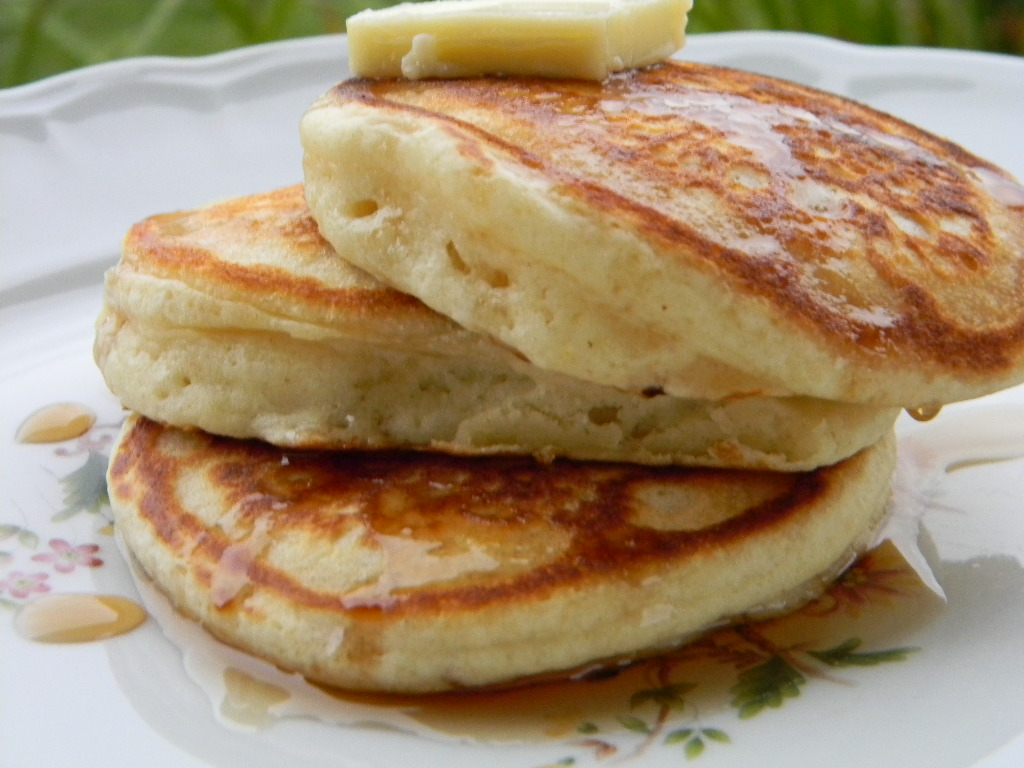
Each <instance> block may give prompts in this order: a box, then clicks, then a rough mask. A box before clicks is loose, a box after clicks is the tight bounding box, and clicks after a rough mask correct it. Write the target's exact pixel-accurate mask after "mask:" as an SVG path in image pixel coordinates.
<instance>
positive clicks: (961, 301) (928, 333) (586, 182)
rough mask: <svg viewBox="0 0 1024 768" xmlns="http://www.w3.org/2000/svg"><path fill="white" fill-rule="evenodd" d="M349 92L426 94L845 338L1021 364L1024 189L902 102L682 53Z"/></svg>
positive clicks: (848, 345) (765, 297) (476, 141)
mask: <svg viewBox="0 0 1024 768" xmlns="http://www.w3.org/2000/svg"><path fill="white" fill-rule="evenodd" d="M331 98H334V99H336V100H339V101H346V100H356V101H361V102H364V103H366V104H369V105H371V106H372V107H373V108H375V109H381V110H400V111H401V110H405V111H414V112H417V113H418V114H419V116H420V117H422V118H424V119H428V120H431V121H435V122H437V123H440V124H441V125H442V126H444V127H445V129H446V130H448V131H450V132H452V133H454V134H456V135H459V136H461V137H463V139H464V140H463V141H462V143H461V146H462V147H463V148H464V151H465V152H467V153H472V154H473V155H474V156H476V157H479V158H481V160H480V162H481V163H483V164H484V165H486V164H487V163H488V162H492V161H489V160H487V159H486V157H487V153H483V152H482V151H481V147H483V146H487V147H488V148H489V150H490V151H495V152H499V153H503V154H505V155H506V156H509V157H512V158H514V160H515V161H516V162H517V163H519V164H521V165H522V166H525V167H528V168H530V169H533V170H534V171H536V172H538V173H541V174H544V175H545V176H546V177H548V178H549V179H550V180H552V181H553V182H554V183H555V184H556V185H558V188H559V191H560V192H562V193H564V194H565V195H568V196H571V197H575V198H577V199H579V200H580V201H583V202H585V204H586V205H587V206H590V207H592V208H594V209H597V210H603V211H606V212H608V213H610V214H612V215H613V216H614V217H616V218H617V219H618V220H620V221H623V222H629V224H630V226H632V227H634V228H635V229H636V230H637V231H640V232H642V233H643V234H644V237H646V238H648V239H650V240H651V241H654V242H658V243H660V245H661V248H662V249H663V252H664V253H669V254H671V257H672V258H674V259H676V260H678V261H679V262H680V263H682V264H684V265H685V266H686V267H687V268H697V269H700V270H704V271H706V272H709V273H711V274H714V275H716V276H718V277H719V278H721V279H722V280H726V281H728V284H729V285H730V286H731V288H732V290H734V291H735V292H737V293H738V294H742V295H744V296H746V297H748V298H750V299H753V300H755V301H759V302H767V303H769V304H770V305H772V306H773V307H774V308H775V312H776V313H778V314H779V315H781V316H784V317H785V322H786V323H788V324H791V325H796V326H799V327H802V328H804V329H805V331H807V332H808V333H810V334H812V335H813V336H815V337H816V338H817V339H818V340H819V342H820V343H822V344H823V345H826V346H828V347H832V348H834V349H835V351H836V353H837V354H838V355H840V356H842V357H843V358H854V359H859V360H861V361H862V362H865V363H867V364H870V362H871V360H872V359H878V358H880V357H881V356H888V357H890V358H893V357H898V358H900V359H901V360H903V361H905V364H906V365H926V366H929V367H931V368H933V369H935V370H942V371H951V372H953V373H954V375H960V374H963V375H975V374H980V375H989V374H993V375H997V374H1005V373H1007V372H1009V371H1011V370H1014V369H1018V368H1019V367H1020V365H1021V362H1020V361H1021V357H1022V355H1024V316H1022V313H1021V311H1020V308H1021V306H1024V270H1022V269H1021V264H1022V259H1021V253H1022V248H1024V189H1022V188H1021V187H1019V186H1018V185H1016V184H1014V183H1013V182H1012V180H1010V177H1008V176H1007V175H1006V174H1005V173H1004V172H1003V171H1001V170H999V169H997V168H996V167H994V166H993V165H991V164H990V163H988V162H986V161H983V160H981V159H979V158H977V157H975V156H973V155H972V154H970V153H968V152H967V151H966V150H964V149H962V148H961V147H959V146H957V145H955V144H953V143H951V142H949V141H946V140H943V139H941V138H938V137H936V136H934V135H932V134H929V133H927V132H925V131H922V130H920V129H917V128H915V127H913V126H911V125H909V124H907V123H905V122H903V121H900V120H898V119H896V118H894V117H891V116H889V115H886V114H882V113H879V112H877V111H875V110H872V109H870V108H867V107H865V106H862V105H859V104H857V103H854V102H851V101H849V100H847V99H844V98H840V97H838V96H835V95H832V94H827V93H824V92H821V91H817V90H814V89H811V88H807V87H804V86H801V85H797V84H793V83H787V82H783V81H779V80H774V79H770V78H765V77H762V76H759V75H755V74H751V73H745V72H740V71H735V70H728V69H721V68H716V67H709V66H705V65H697V64H690V63H679V62H672V63H667V64H665V65H663V66H658V67H653V68H651V69H648V70H645V71H641V72H633V73H628V74H624V75H620V76H615V77H612V78H610V79H609V80H608V81H606V82H605V83H603V84H598V83H588V82H581V81H551V80H541V79H537V80H530V79H514V80H507V81H502V80H497V81H496V80H493V79H480V80H472V79H470V80H453V81H428V82H408V81H383V82H381V81H377V82H370V81H360V80H353V81H349V82H346V83H343V84H341V85H339V86H338V87H337V88H336V89H335V90H334V91H333V94H332V96H331ZM688 198H689V200H692V199H694V198H698V199H700V200H703V201H705V202H706V206H707V210H706V211H705V213H706V214H707V220H706V221H701V220H699V219H697V220H695V219H694V218H693V217H692V213H693V211H692V203H691V202H689V201H688Z"/></svg>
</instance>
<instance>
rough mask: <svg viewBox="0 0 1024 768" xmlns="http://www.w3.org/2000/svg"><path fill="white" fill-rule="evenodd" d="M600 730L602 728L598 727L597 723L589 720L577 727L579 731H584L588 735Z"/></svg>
mask: <svg viewBox="0 0 1024 768" xmlns="http://www.w3.org/2000/svg"><path fill="white" fill-rule="evenodd" d="M600 730H601V729H600V728H598V727H597V724H596V723H592V722H590V721H589V720H588V721H587V722H585V723H580V724H579V726H578V727H577V728H576V731H577V733H584V734H587V735H591V734H594V733H597V732H598V731H600Z"/></svg>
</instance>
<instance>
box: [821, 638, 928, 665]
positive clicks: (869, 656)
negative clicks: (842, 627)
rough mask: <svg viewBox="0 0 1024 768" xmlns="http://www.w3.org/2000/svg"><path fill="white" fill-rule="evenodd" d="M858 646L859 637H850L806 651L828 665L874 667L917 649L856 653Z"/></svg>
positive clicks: (859, 643)
mask: <svg viewBox="0 0 1024 768" xmlns="http://www.w3.org/2000/svg"><path fill="white" fill-rule="evenodd" d="M860 646H861V640H860V638H859V637H851V638H850V639H849V640H847V641H845V642H843V643H840V644H839V645H837V646H835V647H834V648H829V649H827V650H824V651H808V652H807V653H808V655H810V656H813V657H814V658H815V659H817V660H818V661H820V662H821V663H822V664H827V665H828V666H830V667H876V666H878V665H879V664H889V663H891V662H895V661H906V659H907V656H908V655H909V654H911V653H913V652H914V651H917V650H919V649H917V648H890V649H887V650H884V651H867V652H864V653H857V649H858V648H860Z"/></svg>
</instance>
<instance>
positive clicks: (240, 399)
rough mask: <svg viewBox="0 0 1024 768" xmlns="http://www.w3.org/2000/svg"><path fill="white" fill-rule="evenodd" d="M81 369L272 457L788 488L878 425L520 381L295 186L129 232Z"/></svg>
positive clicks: (864, 412) (888, 412)
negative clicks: (467, 460)
mask: <svg viewBox="0 0 1024 768" xmlns="http://www.w3.org/2000/svg"><path fill="white" fill-rule="evenodd" d="M95 352H96V360H97V363H98V364H99V366H100V368H101V370H102V371H103V375H104V378H105V380H106V382H107V384H108V386H109V387H110V389H111V391H113V392H114V394H116V395H117V396H118V397H119V398H120V399H121V401H122V403H123V404H124V405H125V406H126V407H127V408H130V409H132V410H135V411H137V412H139V413H142V414H144V415H146V416H148V417H150V418H152V419H156V420H158V421H161V422H164V423H167V424H173V425H175V426H178V427H187V428H198V429H203V430H206V431H208V432H212V433H215V434H219V435H225V436H228V437H243V438H244V437H258V438H261V439H264V440H267V441H269V442H272V443H275V444H277V445H285V446H299V447H330V448H363V449H371V448H372V449H377V448H381V449H383V448H416V449H433V450H440V451H446V452H450V453H459V454H478V453H483V454H488V453H517V454H524V453H525V454H534V455H537V456H541V457H543V458H545V459H550V458H552V457H555V456H568V457H572V458H579V459H594V460H603V461H633V462H639V463H644V464H674V463H675V464H699V465H711V466H726V467H761V468H768V469H777V470H799V469H808V468H811V467H816V466H820V465H824V464H832V463H834V462H836V461H839V460H841V459H843V458H846V457H847V456H849V455H851V454H853V453H855V452H857V451H859V450H860V449H861V448H863V447H865V446H867V445H870V444H872V443H874V442H876V441H877V440H879V439H880V438H881V436H882V435H884V434H885V433H887V432H888V431H889V429H890V428H891V426H892V423H893V421H894V420H895V417H896V412H895V411H894V410H892V409H887V408H862V407H857V406H851V405H847V404H842V403H835V402H829V401H823V400H815V399H813V398H801V397H794V398H757V397H755V398H746V399H738V400H730V401H726V402H707V401H700V400H688V399H684V398H677V397H671V396H667V395H659V396H653V394H652V393H648V395H644V394H641V393H630V392H624V391H621V390H618V389H614V388H612V387H607V386H601V385H597V384H593V383H591V382H587V381H582V380H579V379H574V378H571V377H569V376H565V375H564V374H559V373H553V372H551V371H548V370H545V369H541V368H538V367H536V366H533V365H530V364H529V363H526V362H524V361H523V360H522V359H520V358H519V357H518V356H517V355H515V354H514V353H513V352H511V351H510V350H508V349H507V348H506V347H504V346H503V345H501V344H497V343H495V342H494V341H493V340H492V339H490V338H488V337H485V336H482V335H480V334H476V333H471V332H469V331H467V330H465V329H463V328H461V327H460V326H458V325H456V324H455V323H454V322H452V321H451V320H450V319H449V318H447V317H443V316H441V315H439V314H437V313H436V312H433V311H432V310H430V309H428V308H427V307H426V306H424V305H423V304H422V303H420V302H419V301H418V300H416V299H414V298H412V297H410V296H407V295H406V294H403V293H399V292H398V291H395V290H393V289H391V288H389V287H387V286H386V285H384V284H382V283H381V282H379V281H377V280H376V279H374V278H372V277H370V276H369V275H367V274H366V273H364V272H362V271H361V270H359V269H358V268H356V267H354V266H352V265H351V264H349V263H348V262H347V261H345V260H344V259H342V258H341V257H340V256H339V255H338V253H336V252H335V251H334V250H333V249H332V248H331V246H330V245H329V244H328V243H327V242H326V241H325V240H324V239H323V238H322V237H321V236H320V234H319V233H318V231H317V226H316V223H315V222H314V221H313V220H312V219H311V218H310V214H309V211H308V209H307V208H306V205H305V202H304V200H303V194H302V189H301V187H290V188H287V189H282V190H276V191H274V192H269V193H265V194H259V195H252V196H249V197H245V198H240V199H236V200H229V201H226V202H222V203H219V204H217V205H211V206H208V207H205V208H201V209H198V210H194V211H183V212H179V213H172V214H163V215H158V216H153V217H150V218H149V219H146V220H145V221H142V222H139V223H138V224H137V225H136V226H134V227H132V229H131V231H130V232H129V233H128V235H127V237H126V238H125V242H124V249H123V256H122V259H121V261H120V263H119V264H118V265H117V266H116V267H114V268H113V269H112V270H110V271H109V273H108V274H107V280H106V290H105V294H104V307H103V311H102V314H101V317H100V319H99V322H98V323H97V330H96V345H95Z"/></svg>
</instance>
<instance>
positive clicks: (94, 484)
mask: <svg viewBox="0 0 1024 768" xmlns="http://www.w3.org/2000/svg"><path fill="white" fill-rule="evenodd" d="M108 462H109V459H108V458H107V456H105V455H103V454H102V453H90V454H89V456H88V458H86V460H85V463H84V464H83V465H82V466H81V467H79V468H78V469H76V470H75V471H74V472H72V473H71V474H70V475H67V476H65V477H63V478H61V481H60V484H61V487H62V488H63V490H64V508H63V509H62V510H61V511H60V512H58V513H57V514H55V515H54V516H53V519H54V521H58V522H59V521H61V520H67V519H68V518H71V517H74V516H75V515H77V514H78V513H79V512H99V511H100V510H101V509H102V508H103V507H104V506H106V505H107V504H109V503H110V498H109V496H108V495H107V464H108Z"/></svg>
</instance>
